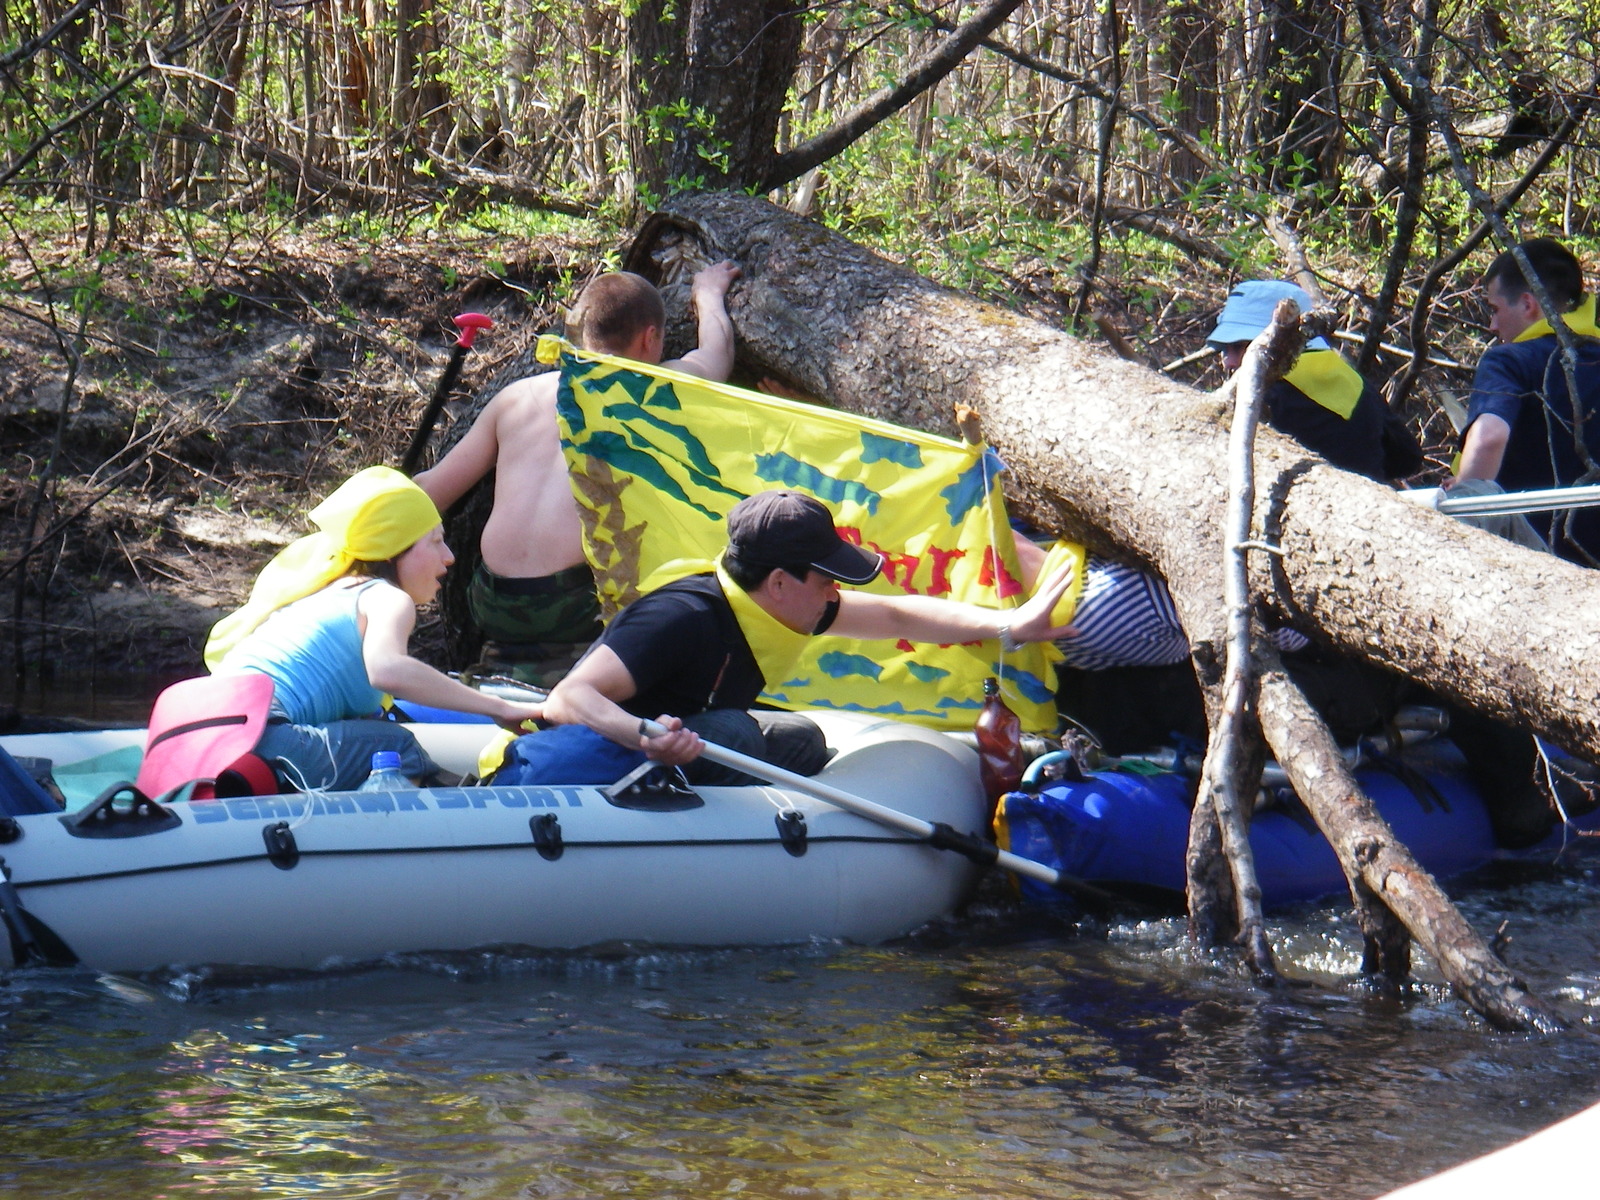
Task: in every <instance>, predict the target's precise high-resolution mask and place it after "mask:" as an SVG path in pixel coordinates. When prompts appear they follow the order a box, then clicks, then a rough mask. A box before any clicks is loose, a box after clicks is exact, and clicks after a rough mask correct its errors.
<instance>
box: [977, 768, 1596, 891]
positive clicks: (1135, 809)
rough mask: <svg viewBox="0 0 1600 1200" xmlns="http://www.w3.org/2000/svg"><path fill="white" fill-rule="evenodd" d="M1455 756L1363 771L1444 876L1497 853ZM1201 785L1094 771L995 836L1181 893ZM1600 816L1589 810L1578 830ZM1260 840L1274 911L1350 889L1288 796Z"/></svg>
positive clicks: (1379, 801)
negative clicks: (1196, 794) (1456, 768)
mask: <svg viewBox="0 0 1600 1200" xmlns="http://www.w3.org/2000/svg"><path fill="white" fill-rule="evenodd" d="M1452 757H1453V748H1452V751H1451V752H1440V753H1438V754H1436V755H1435V756H1434V758H1433V759H1432V760H1431V761H1429V762H1428V763H1427V764H1426V765H1425V768H1424V769H1423V770H1408V769H1406V768H1404V767H1397V768H1394V769H1386V768H1384V767H1382V766H1366V767H1361V768H1359V769H1357V771H1356V778H1357V780H1359V781H1360V783H1361V786H1362V788H1363V789H1364V790H1365V791H1366V793H1367V795H1368V796H1370V797H1371V798H1372V801H1373V803H1374V804H1375V805H1376V807H1377V809H1378V812H1379V813H1380V814H1381V815H1382V816H1383V818H1384V819H1385V820H1386V821H1388V822H1389V825H1390V826H1391V828H1393V830H1394V832H1395V835H1396V836H1397V837H1398V838H1399V839H1400V840H1401V841H1402V842H1404V843H1405V845H1406V846H1407V847H1409V848H1410V850H1411V852H1412V854H1413V855H1415V857H1416V859H1417V861H1418V862H1420V863H1421V864H1422V865H1423V866H1424V867H1426V868H1427V869H1428V870H1429V871H1430V872H1432V873H1433V874H1434V875H1435V876H1437V877H1439V878H1447V877H1449V876H1451V875H1459V874H1461V873H1462V872H1465V871H1470V870H1472V869H1473V868H1475V867H1480V866H1482V865H1484V864H1485V863H1487V862H1488V861H1489V860H1490V859H1492V858H1493V857H1495V855H1496V852H1497V851H1496V847H1495V841H1494V836H1493V834H1492V832H1491V831H1490V826H1489V816H1488V813H1487V811H1486V810H1485V808H1484V804H1483V800H1482V799H1481V798H1480V797H1479V795H1478V793H1477V792H1476V791H1475V790H1474V789H1473V788H1472V786H1471V785H1470V784H1469V783H1468V782H1467V781H1466V780H1465V779H1464V778H1462V777H1461V776H1460V775H1459V774H1456V773H1455V772H1454V771H1453V770H1452V769H1450V768H1451V767H1452V765H1453V764H1452V762H1451V758H1452ZM1456 762H1457V763H1458V762H1459V760H1456ZM1195 786H1196V782H1195V780H1194V779H1193V778H1192V777H1191V776H1189V775H1187V774H1180V773H1175V772H1169V771H1159V772H1150V771H1140V772H1134V771H1128V770H1108V771H1094V772H1089V773H1088V774H1087V775H1086V776H1085V777H1084V778H1083V779H1081V780H1079V781H1075V782H1074V781H1064V782H1061V783H1054V784H1050V785H1049V786H1047V787H1044V788H1043V789H1041V790H1040V791H1039V792H1038V793H1037V794H1030V793H1026V792H1012V793H1010V794H1008V795H1007V796H1005V797H1003V798H1002V800H1001V803H1000V807H999V810H998V811H997V813H996V814H995V833H996V835H997V838H998V840H999V843H1000V845H1001V846H1002V847H1003V848H1005V849H1007V850H1010V851H1011V852H1012V853H1013V854H1019V855H1021V856H1022V857H1024V858H1031V859H1036V860H1037V861H1039V862H1042V863H1045V864H1047V865H1049V866H1052V867H1055V868H1056V869H1057V870H1060V871H1064V872H1065V873H1067V874H1068V875H1073V876H1076V877H1077V878H1079V879H1082V880H1086V881H1087V882H1090V883H1094V884H1099V885H1101V886H1104V887H1107V888H1111V889H1117V888H1124V889H1133V890H1139V891H1146V892H1147V891H1150V890H1152V889H1153V890H1158V891H1166V892H1172V893H1175V894H1176V895H1178V896H1181V895H1182V893H1183V890H1184V855H1185V853H1186V851H1187V847H1188V839H1189V809H1190V804H1191V802H1192V800H1193V796H1194V789H1195ZM1595 821H1596V817H1595V816H1594V815H1593V814H1591V815H1590V816H1589V817H1588V818H1586V819H1584V820H1583V821H1581V822H1580V824H1589V825H1592V824H1594V823H1595ZM1250 844H1251V847H1252V849H1253V850H1254V851H1255V862H1256V872H1257V874H1258V876H1259V877H1260V881H1261V893H1262V900H1263V903H1265V904H1268V905H1285V904H1294V903H1298V902H1301V901H1306V900H1315V899H1318V898H1320V897H1323V896H1330V895H1334V894H1337V893H1340V892H1343V891H1345V890H1346V884H1345V878H1344V872H1343V871H1342V870H1341V869H1340V867H1339V860H1338V858H1337V856H1336V855H1335V854H1334V852H1333V848H1332V847H1331V846H1329V845H1328V842H1327V839H1325V838H1324V837H1323V836H1322V833H1321V832H1320V831H1319V830H1318V829H1317V827H1316V825H1315V824H1314V823H1313V821H1312V820H1311V817H1310V815H1309V814H1308V813H1307V812H1306V811H1305V810H1304V808H1302V807H1301V806H1300V805H1299V803H1298V802H1297V801H1295V800H1294V799H1293V798H1292V796H1290V795H1285V796H1284V800H1283V802H1282V803H1280V804H1279V805H1277V806H1274V807H1271V808H1268V809H1266V810H1265V811H1261V812H1258V813H1256V815H1255V818H1254V820H1253V821H1252V823H1251V827H1250ZM1555 844H1556V842H1555V841H1554V840H1552V842H1551V845H1555ZM1021 886H1022V890H1023V894H1024V895H1026V896H1028V897H1029V898H1030V899H1035V900H1041V901H1055V900H1059V898H1060V897H1059V894H1058V893H1055V892H1053V891H1051V890H1050V889H1049V888H1047V887H1045V886H1044V885H1042V884H1038V883H1034V882H1031V881H1028V880H1022V881H1021Z"/></svg>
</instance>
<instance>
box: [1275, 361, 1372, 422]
mask: <svg viewBox="0 0 1600 1200" xmlns="http://www.w3.org/2000/svg"><path fill="white" fill-rule="evenodd" d="M1283 380H1284V382H1285V383H1292V384H1293V385H1294V386H1295V387H1297V388H1299V389H1300V390H1301V391H1302V392H1304V393H1305V394H1306V395H1307V396H1308V397H1310V398H1311V399H1312V400H1314V401H1315V402H1316V403H1318V404H1320V405H1322V407H1323V408H1325V409H1327V410H1328V411H1329V412H1331V413H1334V414H1336V415H1338V416H1340V417H1342V418H1343V419H1344V420H1346V421H1348V420H1349V419H1350V414H1351V413H1353V412H1355V410H1356V402H1357V401H1359V400H1360V399H1361V389H1362V387H1363V386H1364V385H1363V384H1362V382H1361V376H1360V375H1359V374H1357V373H1356V369H1355V368H1354V367H1352V366H1351V365H1350V364H1349V363H1347V362H1345V360H1344V359H1343V358H1341V357H1340V356H1339V352H1338V351H1337V350H1307V351H1306V352H1305V353H1303V354H1302V355H1300V361H1299V362H1297V363H1295V365H1294V370H1292V371H1290V372H1289V373H1288V374H1287V375H1285V376H1284V377H1283Z"/></svg>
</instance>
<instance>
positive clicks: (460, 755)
mask: <svg viewBox="0 0 1600 1200" xmlns="http://www.w3.org/2000/svg"><path fill="white" fill-rule="evenodd" d="M817 715H818V718H819V721H820V723H821V724H822V725H823V727H824V729H825V731H826V732H827V735H828V741H829V744H830V745H832V746H834V747H836V748H837V750H838V755H837V757H836V758H835V759H834V760H833V761H832V762H831V763H830V764H829V765H828V767H827V768H826V769H825V770H824V771H823V772H822V774H820V775H819V776H817V779H818V781H819V782H826V783H829V784H832V785H833V786H834V787H836V788H840V789H843V790H844V791H847V792H852V793H854V794H856V795H858V796H862V797H865V798H867V799H870V800H876V801H877V802H879V803H881V804H885V805H889V806H892V807H895V808H898V809H901V810H903V811H906V812H909V813H912V814H914V815H915V816H917V817H920V818H922V819H924V820H926V821H929V822H934V823H943V824H947V825H949V826H950V827H952V828H953V829H954V830H956V831H959V832H968V831H973V830H977V829H980V828H981V826H982V823H983V820H984V814H985V806H984V800H983V796H982V792H981V788H980V786H979V784H978V773H977V759H976V755H975V754H974V753H973V751H972V750H971V749H970V748H969V747H967V746H964V745H962V744H960V743H959V742H957V741H955V740H953V739H951V738H948V737H945V736H944V735H942V734H938V733H934V732H931V731H928V730H924V729H919V728H916V727H914V726H909V725H901V724H897V723H894V722H890V721H883V720H876V719H863V718H856V717H852V716H850V715H847V714H817ZM412 728H413V729H414V730H416V732H417V734H418V736H419V738H420V739H421V740H422V742H423V743H424V745H425V746H426V747H427V749H428V750H429V752H430V753H431V754H432V755H433V756H434V758H435V759H436V760H437V761H438V762H439V763H440V764H441V765H442V766H444V767H446V768H447V769H449V770H452V771H455V772H458V773H465V772H467V771H470V770H471V769H472V768H473V766H474V764H475V762H476V757H477V753H478V750H479V748H480V746H481V744H482V742H483V740H484V739H485V738H486V737H487V736H488V734H489V733H490V732H492V730H491V728H490V727H487V726H483V725H414V726H412ZM142 741H143V731H142V730H124V731H97V732H94V733H70V734H36V735H30V736H20V737H11V738H5V739H0V745H3V746H4V747H5V748H6V749H7V750H9V751H10V752H11V753H12V754H13V755H14V756H19V757H20V756H30V757H41V758H47V759H51V760H53V761H54V762H55V763H56V764H64V763H70V762H73V761H76V760H82V759H85V758H87V757H88V756H93V755H101V754H104V753H105V752H107V751H109V750H113V749H116V748H118V747H124V746H128V745H135V746H137V745H140V744H142ZM0 860H3V868H0V869H3V872H4V874H6V875H8V876H9V886H7V885H5V884H0V901H3V903H0V916H4V918H5V925H6V929H5V934H6V935H7V936H4V937H0V969H3V968H5V967H7V966H11V965H15V964H16V962H17V961H18V960H19V959H21V960H25V961H40V960H44V959H47V960H48V961H67V962H70V961H72V960H74V959H76V960H77V961H78V962H81V963H83V964H85V965H87V966H90V967H94V968H98V969H102V970H108V971H117V972H140V971H148V970H153V969H155V968H158V967H164V966H168V965H178V964H196V965H197V964H239V965H262V966H271V967H294V968H306V967H322V966H330V965H335V964H339V963H349V962H359V961H366V960H371V959H376V958H380V957H382V956H383V955H385V954H389V953H394V952H405V951H429V950H435V951H440V950H464V949H471V948H476V947H483V946H528V947H539V948H563V947H566V948H572V947H583V946H589V945H594V944H597V943H602V942H610V941H646V942H653V943H660V944H687V945H740V944H751V945H761V944H769V945H770V944H779V943H786V942H798V941H805V940H808V939H812V938H839V939H845V940H848V941H852V942H861V943H873V942H880V941H884V940H886V939H889V938H893V937H896V936H899V935H901V934H904V933H907V932H909V931H910V930H912V929H914V928H916V927H917V926H918V925H921V924H923V923H924V922H926V921H928V920H930V919H932V918H934V917H937V916H940V915H941V914H944V913H947V912H949V911H951V910H952V909H953V908H954V907H955V906H956V905H957V904H959V903H960V902H961V900H962V898H963V896H964V893H965V892H966V890H967V888H968V887H969V886H970V884H971V883H972V881H973V879H974V878H975V874H976V871H977V868H976V867H974V866H973V865H972V864H971V863H970V862H968V861H967V860H966V859H965V858H963V857H961V856H960V855H958V854H953V853H949V852H945V851H941V850H937V849H934V848H933V847H932V846H931V845H929V844H928V843H927V842H926V841H921V840H917V839H914V838H911V837H908V836H906V835H904V834H900V833H896V832H894V831H893V830H890V829H886V828H884V827H883V826H881V825H877V824H874V823H872V822H870V821H867V820H865V819H863V818H861V817H858V816H853V815H851V814H849V813H847V812H843V811H841V810H839V809H837V808H835V807H833V806H832V805H830V804H827V803H825V802H823V801H821V800H816V799H813V798H811V797H809V796H807V795H804V794H801V793H799V792H795V791H788V790H784V789H781V788H777V787H746V788H714V787H707V788H701V789H698V791H697V792H695V793H692V794H688V795H683V794H678V795H676V796H673V795H666V796H661V795H655V796H644V797H639V798H635V799H623V800H621V801H618V800H613V799H611V798H610V797H608V795H607V794H606V791H605V790H604V789H601V788H597V787H590V786H581V787H580V786H573V787H492V786H491V787H465V788H436V789H427V788H424V789H420V790H413V791H397V792H392V793H385V792H376V793H363V792H343V793H323V794H314V795H311V794H293V795H282V796H267V797H250V798H243V799H220V800H206V801H196V802H193V803H173V804H163V805H155V804H144V805H129V804H127V803H126V802H122V803H118V804H112V805H108V806H102V811H100V812H90V811H89V810H80V811H75V812H71V813H41V814H36V815H29V816H19V817H11V818H6V819H5V820H4V821H0Z"/></svg>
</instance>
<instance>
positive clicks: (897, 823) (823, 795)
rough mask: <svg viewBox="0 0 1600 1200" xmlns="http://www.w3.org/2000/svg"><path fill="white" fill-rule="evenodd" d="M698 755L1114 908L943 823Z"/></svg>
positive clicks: (712, 747)
mask: <svg viewBox="0 0 1600 1200" xmlns="http://www.w3.org/2000/svg"><path fill="white" fill-rule="evenodd" d="M639 732H640V734H641V735H643V736H645V737H660V736H661V735H662V734H664V733H666V732H667V729H666V727H665V726H663V725H661V724H660V723H658V722H656V721H650V720H643V719H641V720H640V722H639ZM701 753H702V754H704V755H705V756H706V757H707V758H709V759H710V760H711V761H712V762H715V763H721V764H722V765H723V766H725V767H732V768H733V769H734V770H736V771H743V772H744V773H745V774H747V775H754V776H756V777H757V778H758V779H765V780H767V781H768V782H770V783H776V784H781V785H782V786H783V787H787V788H793V789H794V790H795V791H797V792H804V793H806V795H808V796H815V797H816V798H817V799H818V800H826V801H827V802H828V803H829V804H832V805H835V806H837V807H839V808H842V809H844V810H845V811H846V812H852V813H855V814H856V816H858V817H865V818H866V819H867V820H869V821H875V822H877V823H878V824H879V825H886V826H888V827H889V828H890V829H898V830H899V831H900V832H901V833H909V834H911V836H913V837H916V838H921V839H922V840H923V841H926V842H927V843H928V844H929V845H930V846H933V847H935V848H936V849H939V850H952V851H954V852H955V853H957V854H960V855H963V856H964V857H966V858H969V859H971V860H972V861H973V862H975V863H981V864H983V865H984V866H988V865H991V864H993V865H996V866H1000V867H1004V868H1005V869H1006V870H1007V871H1010V872H1012V873H1013V874H1016V875H1024V876H1026V877H1027V878H1029V879H1036V880H1038V881H1039V882H1040V883H1046V884H1049V885H1050V886H1051V887H1053V888H1059V889H1060V890H1062V891H1065V892H1072V893H1074V894H1077V895H1080V896H1083V897H1086V898H1088V899H1092V900H1095V901H1097V902H1099V903H1102V904H1115V903H1117V900H1116V898H1115V897H1113V896H1112V895H1111V894H1110V893H1109V892H1104V891H1102V890H1101V889H1099V888H1097V887H1095V886H1094V885H1093V884H1091V883H1085V882H1084V881H1083V880H1081V879H1078V878H1076V877H1075V876H1072V875H1068V874H1066V873H1065V872H1062V871H1058V870H1056V869H1055V868H1054V867H1050V866H1046V865H1045V864H1044V863H1042V862H1035V861H1034V860H1033V859H1031V858H1023V857H1022V856H1021V855H1020V854H1012V853H1011V852H1010V851H1009V850H1002V849H1000V847H998V846H996V845H995V844H994V843H993V842H989V841H985V840H984V839H983V838H980V837H977V836H975V835H974V834H970V833H959V832H957V831H956V830H955V829H953V828H951V827H950V826H949V825H946V824H945V823H944V822H942V821H940V822H938V823H934V822H932V821H924V820H923V819H922V818H921V817H914V816H912V815H911V814H910V813H904V812H900V811H899V810H898V809H893V808H886V807H884V806H883V805H882V804H878V803H877V802H875V801H872V800H868V799H866V798H865V797H862V796H856V795H852V794H851V793H850V792H846V791H843V790H841V789H839V788H836V787H834V786H833V785H832V784H827V783H823V782H821V781H820V780H817V779H813V778H811V777H810V776H807V775H796V774H795V773H794V772H793V771H786V770H784V769H783V768H782V767H775V766H773V765H772V764H771V763H769V762H762V761H761V760H760V759H759V758H751V757H750V756H749V755H748V754H740V753H739V752H738V751H737V750H729V749H728V748H727V747H726V746H719V745H717V744H716V743H714V742H706V743H705V746H704V749H703V750H702V751H701Z"/></svg>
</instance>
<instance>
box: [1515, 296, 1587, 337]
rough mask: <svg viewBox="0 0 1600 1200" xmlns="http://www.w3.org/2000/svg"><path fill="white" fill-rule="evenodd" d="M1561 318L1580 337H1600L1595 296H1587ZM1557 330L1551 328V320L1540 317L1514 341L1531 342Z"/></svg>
mask: <svg viewBox="0 0 1600 1200" xmlns="http://www.w3.org/2000/svg"><path fill="white" fill-rule="evenodd" d="M1561 320H1562V321H1563V322H1564V323H1565V324H1566V327H1567V328H1568V329H1570V330H1572V332H1573V333H1575V334H1577V335H1578V336H1579V337H1600V328H1596V327H1595V323H1594V297H1593V296H1588V297H1585V299H1584V301H1583V303H1582V304H1580V305H1578V307H1577V308H1575V309H1573V310H1572V311H1571V312H1569V313H1562V314H1561ZM1554 332H1555V330H1554V329H1551V328H1550V322H1549V321H1546V320H1545V319H1544V318H1543V317H1540V318H1539V319H1538V320H1537V321H1535V322H1534V323H1533V324H1532V325H1529V326H1528V327H1527V328H1526V329H1524V330H1523V331H1522V332H1521V333H1519V334H1517V336H1516V337H1515V338H1513V339H1512V341H1516V342H1531V341H1533V339H1534V338H1541V337H1549V336H1550V335H1551V334H1552V333H1554Z"/></svg>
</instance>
